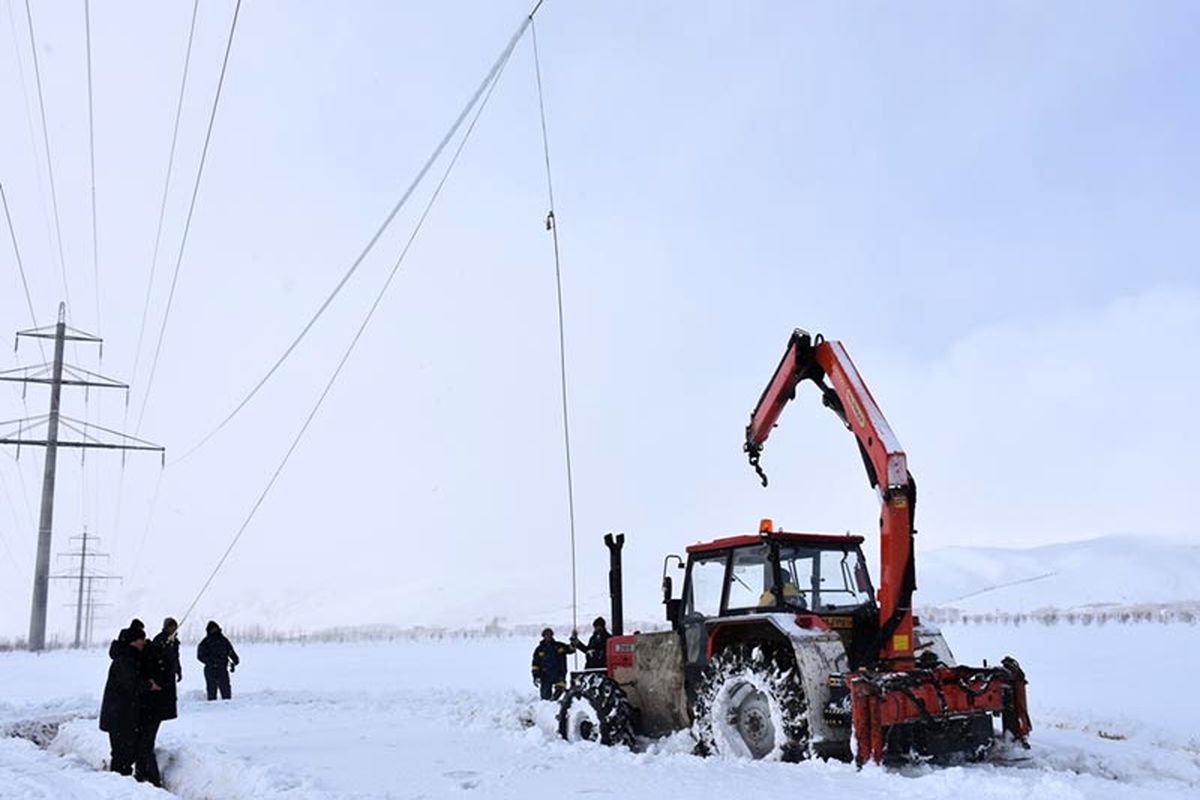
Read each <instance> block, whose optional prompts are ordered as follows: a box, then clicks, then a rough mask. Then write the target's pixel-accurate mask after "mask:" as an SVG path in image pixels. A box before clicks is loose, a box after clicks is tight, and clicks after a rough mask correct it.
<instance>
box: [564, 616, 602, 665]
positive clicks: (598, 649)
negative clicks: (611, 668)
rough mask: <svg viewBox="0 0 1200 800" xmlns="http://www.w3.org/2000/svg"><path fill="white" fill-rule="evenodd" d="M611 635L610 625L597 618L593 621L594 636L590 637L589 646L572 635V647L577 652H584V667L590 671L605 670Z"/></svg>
mask: <svg viewBox="0 0 1200 800" xmlns="http://www.w3.org/2000/svg"><path fill="white" fill-rule="evenodd" d="M610 636H611V634H610V633H609V632H608V625H607V623H605V621H604V617H596V619H595V620H593V621H592V635H591V636H589V637H588V640H587V644H584V643H583V642H581V641H579V637H578V636H576V635H574V634H571V645H572V646H574V647H575V649H576V650H582V651H583V652H584V654H585V657H586V659H587V660H586V662H585V663H584V666H585V667H587V668H588V669H604V657H605V653H606V651H607V650H608V640H609V637H610Z"/></svg>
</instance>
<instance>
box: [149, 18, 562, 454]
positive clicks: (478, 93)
mask: <svg viewBox="0 0 1200 800" xmlns="http://www.w3.org/2000/svg"><path fill="white" fill-rule="evenodd" d="M540 6H541V3H538V6H537V7H540ZM537 7H535V8H534V10H533V11H532V12H530V14H529V16H527V17H525V18H524V19H522V21H521V24H520V25H519V26H518V27H517V30H516V32H515V33H514V34H513V35H512V38H511V39H510V40H509V42H508V44H507V45H506V46H505V48H504V49H503V50H502V51H501V52H500V56H499V57H498V58H497V59H496V61H495V62H494V63H493V64H492V67H491V69H490V70H488V73H487V75H486V76H484V79H483V80H482V81H481V82H480V84H479V87H478V88H477V89H476V90H475V93H474V94H473V95H472V96H471V99H470V100H468V101H467V104H466V105H465V106H463V109H462V111H461V112H459V115H458V117H457V118H456V119H455V120H454V123H453V124H452V125H451V126H450V128H449V130H447V131H446V134H445V136H443V137H442V140H441V141H440V142H439V143H438V145H437V147H436V148H434V150H433V152H432V153H431V154H430V156H429V158H427V159H426V160H425V163H424V165H422V167H421V169H420V171H419V172H418V173H417V175H416V177H415V178H413V180H412V182H411V183H410V184H409V186H408V188H407V189H406V190H405V192H404V194H403V195H402V196H401V197H400V199H399V200H398V201H397V202H396V204H395V205H394V206H392V210H391V211H390V212H389V213H388V215H387V216H386V217H385V218H384V220H383V223H382V224H380V225H379V227H378V228H377V229H376V231H375V233H374V235H373V236H371V239H370V240H369V241H368V242H367V244H366V246H365V247H364V248H363V249H362V250H361V251H360V252H359V254H358V256H357V257H356V258H355V259H354V262H353V263H352V264H351V265H350V268H349V269H348V270H346V272H345V274H344V275H342V278H341V280H339V281H338V283H337V285H336V286H334V287H333V291H331V292H330V293H329V295H328V296H327V297H326V298H325V300H324V302H322V303H321V305H320V307H319V308H318V309H317V311H316V313H315V314H313V315H312V317H310V318H309V320H308V322H306V323H305V325H304V327H303V328H302V329H301V330H300V333H299V334H298V335H297V336H296V338H295V339H293V340H292V343H291V344H289V345H288V346H287V349H286V350H284V351H283V355H281V356H280V357H279V358H278V359H276V361H275V363H274V364H272V365H271V368H270V369H268V370H267V372H266V374H264V375H263V376H262V378H260V379H259V381H258V382H257V383H256V384H255V385H254V386H253V388H251V389H250V391H249V392H248V393H247V394H246V396H245V397H243V398H242V399H241V401H240V402H238V404H237V405H236V406H235V407H234V409H233V410H232V411H230V412H229V413H228V414H227V415H226V416H225V418H224V419H222V420H221V421H220V422H219V423H218V424H217V425H216V427H214V428H213V429H212V430H210V431H209V432H208V433H207V434H205V435H204V436H203V437H201V438H200V440H199V441H197V442H196V443H195V444H194V445H192V446H191V447H190V448H188V449H187V450H186V451H185V452H184V454H183V455H182V456H180V457H179V458H177V459H175V461H173V462H172V463H173V464H178V463H179V462H181V461H183V460H184V459H186V458H188V457H189V456H191V455H192V454H193V453H195V452H196V451H197V450H199V449H200V448H201V447H203V446H204V445H205V444H207V443H208V442H209V440H211V439H212V438H213V437H214V436H216V435H217V434H218V433H220V431H221V430H222V429H224V428H225V426H226V425H228V424H229V423H230V422H231V421H232V420H233V418H234V417H236V416H237V415H238V414H239V413H240V412H241V411H242V409H244V408H245V407H246V405H247V404H248V403H249V402H250V401H251V400H252V399H253V398H254V396H255V395H257V394H258V393H259V391H260V390H261V389H262V388H263V386H265V385H266V384H267V382H268V381H269V380H271V378H272V377H273V376H274V375H275V373H276V372H277V371H278V370H279V368H280V367H281V366H283V363H284V362H285V361H287V360H288V358H289V357H290V356H291V355H292V352H293V351H294V350H295V349H296V347H297V346H298V345H299V344H300V342H301V341H303V339H304V337H305V336H307V335H308V332H309V331H310V330H312V327H313V326H314V325H315V324H316V323H317V320H319V319H320V318H321V316H322V315H323V314H324V313H325V311H326V309H328V308H329V306H330V304H332V303H333V301H334V299H335V298H336V297H337V296H338V295H339V294H340V293H341V291H342V289H343V288H344V287H345V286H346V284H347V283H348V282H349V281H350V278H351V277H353V276H354V273H355V272H357V271H358V268H359V266H361V265H362V263H363V261H364V260H365V259H366V257H367V255H368V254H369V253H370V252H371V250H372V249H374V247H375V245H376V243H377V242H378V241H379V239H380V238H381V237H382V236H383V234H384V232H385V231H386V230H387V229H388V227H389V226H390V225H391V223H392V220H393V219H395V217H396V215H397V214H398V213H400V210H401V209H402V208H403V207H404V206H405V204H406V203H408V200H409V198H410V197H412V194H413V192H415V191H416V189H417V187H418V186H419V185H420V183H421V182H422V181H423V180H424V179H425V176H426V175H427V174H428V172H429V170H430V168H431V167H433V165H434V163H435V162H436V161H437V160H438V158H440V157H441V155H442V153H443V151H445V149H446V145H448V144H449V143H450V141H451V140H452V139H453V138H454V135H455V134H456V133H458V130H459V128H461V127H462V124H463V122H464V121H465V120H466V119H467V117H468V116H469V115H470V113H471V110H472V109H474V108H475V107H476V106H477V104H478V103H479V102H480V98H481V97H483V95H484V93H485V91H486V90H487V89H488V87H489V86H490V85H492V84H494V82H495V79H496V78H497V77H499V72H500V70H501V69H503V65H504V64H506V63H508V59H509V57H510V56H511V55H512V52H513V50H514V49H515V48H516V46H517V43H518V42H519V41H520V39H521V36H522V35H524V33H525V29H526V28H527V27H529V25H530V24H531V23H532V21H533V14H534V13H536V12H537Z"/></svg>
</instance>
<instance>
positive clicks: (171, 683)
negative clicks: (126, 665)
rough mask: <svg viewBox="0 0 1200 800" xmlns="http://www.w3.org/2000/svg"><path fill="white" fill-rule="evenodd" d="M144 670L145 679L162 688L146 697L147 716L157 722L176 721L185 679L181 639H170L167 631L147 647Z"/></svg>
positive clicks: (156, 637)
mask: <svg viewBox="0 0 1200 800" xmlns="http://www.w3.org/2000/svg"><path fill="white" fill-rule="evenodd" d="M143 667H144V672H145V675H146V677H147V678H149V679H151V680H153V681H154V682H155V683H157V684H158V685H159V686H160V687H161V689H162V691H159V692H151V693H150V694H149V695H148V696H147V697H146V702H145V709H144V711H145V713H146V716H147V717H148V718H150V719H156V720H166V719H175V718H176V717H178V716H179V708H178V698H179V693H178V681H179V679H180V678H182V677H183V667H182V666H181V665H180V663H179V639H176V638H168V636H167V634H166V633H165V632H162V633H159V634H158V635H157V636H155V637H154V641H152V642H148V643H147V644H146V657H145V659H144V660H143Z"/></svg>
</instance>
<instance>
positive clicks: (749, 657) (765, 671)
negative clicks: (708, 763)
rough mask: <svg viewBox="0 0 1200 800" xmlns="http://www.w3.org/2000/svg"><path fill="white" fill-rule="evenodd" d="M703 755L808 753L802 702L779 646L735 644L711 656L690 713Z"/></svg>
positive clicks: (797, 756)
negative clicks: (692, 710) (692, 711)
mask: <svg viewBox="0 0 1200 800" xmlns="http://www.w3.org/2000/svg"><path fill="white" fill-rule="evenodd" d="M692 718H693V719H694V720H695V722H694V726H693V727H694V734H695V736H696V739H697V741H698V743H699V748H698V749H699V750H700V751H701V752H703V753H705V754H707V755H723V756H728V757H732V758H750V759H756V760H757V759H764V760H770V761H801V760H803V759H805V758H808V755H809V734H808V703H807V702H806V700H805V697H804V688H803V686H802V684H801V682H800V670H799V669H798V668H797V667H796V663H795V661H794V659H793V658H792V656H791V653H789V652H787V651H786V650H785V649H784V648H782V647H779V646H774V645H769V644H760V645H738V646H735V647H730V648H728V649H726V650H722V651H721V652H720V653H717V654H716V655H714V656H713V658H712V660H711V661H710V662H709V663H708V666H707V667H705V669H704V674H703V676H702V677H701V679H700V685H699V687H698V690H697V692H696V705H695V709H694V714H693V717H692Z"/></svg>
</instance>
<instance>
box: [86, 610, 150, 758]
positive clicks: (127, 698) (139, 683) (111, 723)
mask: <svg viewBox="0 0 1200 800" xmlns="http://www.w3.org/2000/svg"><path fill="white" fill-rule="evenodd" d="M145 647H146V632H145V631H143V630H139V629H136V628H126V629H125V630H123V631H121V633H120V635H119V636H117V639H116V641H114V642H113V643H112V645H111V646H110V647H109V648H108V655H109V657H110V658H111V659H112V664H110V665H109V667H108V681H107V682H106V683H105V684H104V699H103V701H102V702H101V704H100V730H102V731H104V732H105V733H107V734H108V742H109V745H110V747H111V759H110V761H109V769H111V770H112V771H113V772H119V773H120V774H122V775H129V774H131V773H132V772H133V764H134V761H135V760H136V759H137V755H138V750H137V746H138V729H139V727H140V725H141V708H142V704H143V702H144V699H145V697H146V695H147V694H149V693H150V692H151V691H152V690H153V689H154V688H155V687H156V684H153V683H151V682H150V681H149V680H148V679H147V678H146V677H145V676H144V674H143V672H142V651H143V650H144V649H145Z"/></svg>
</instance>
